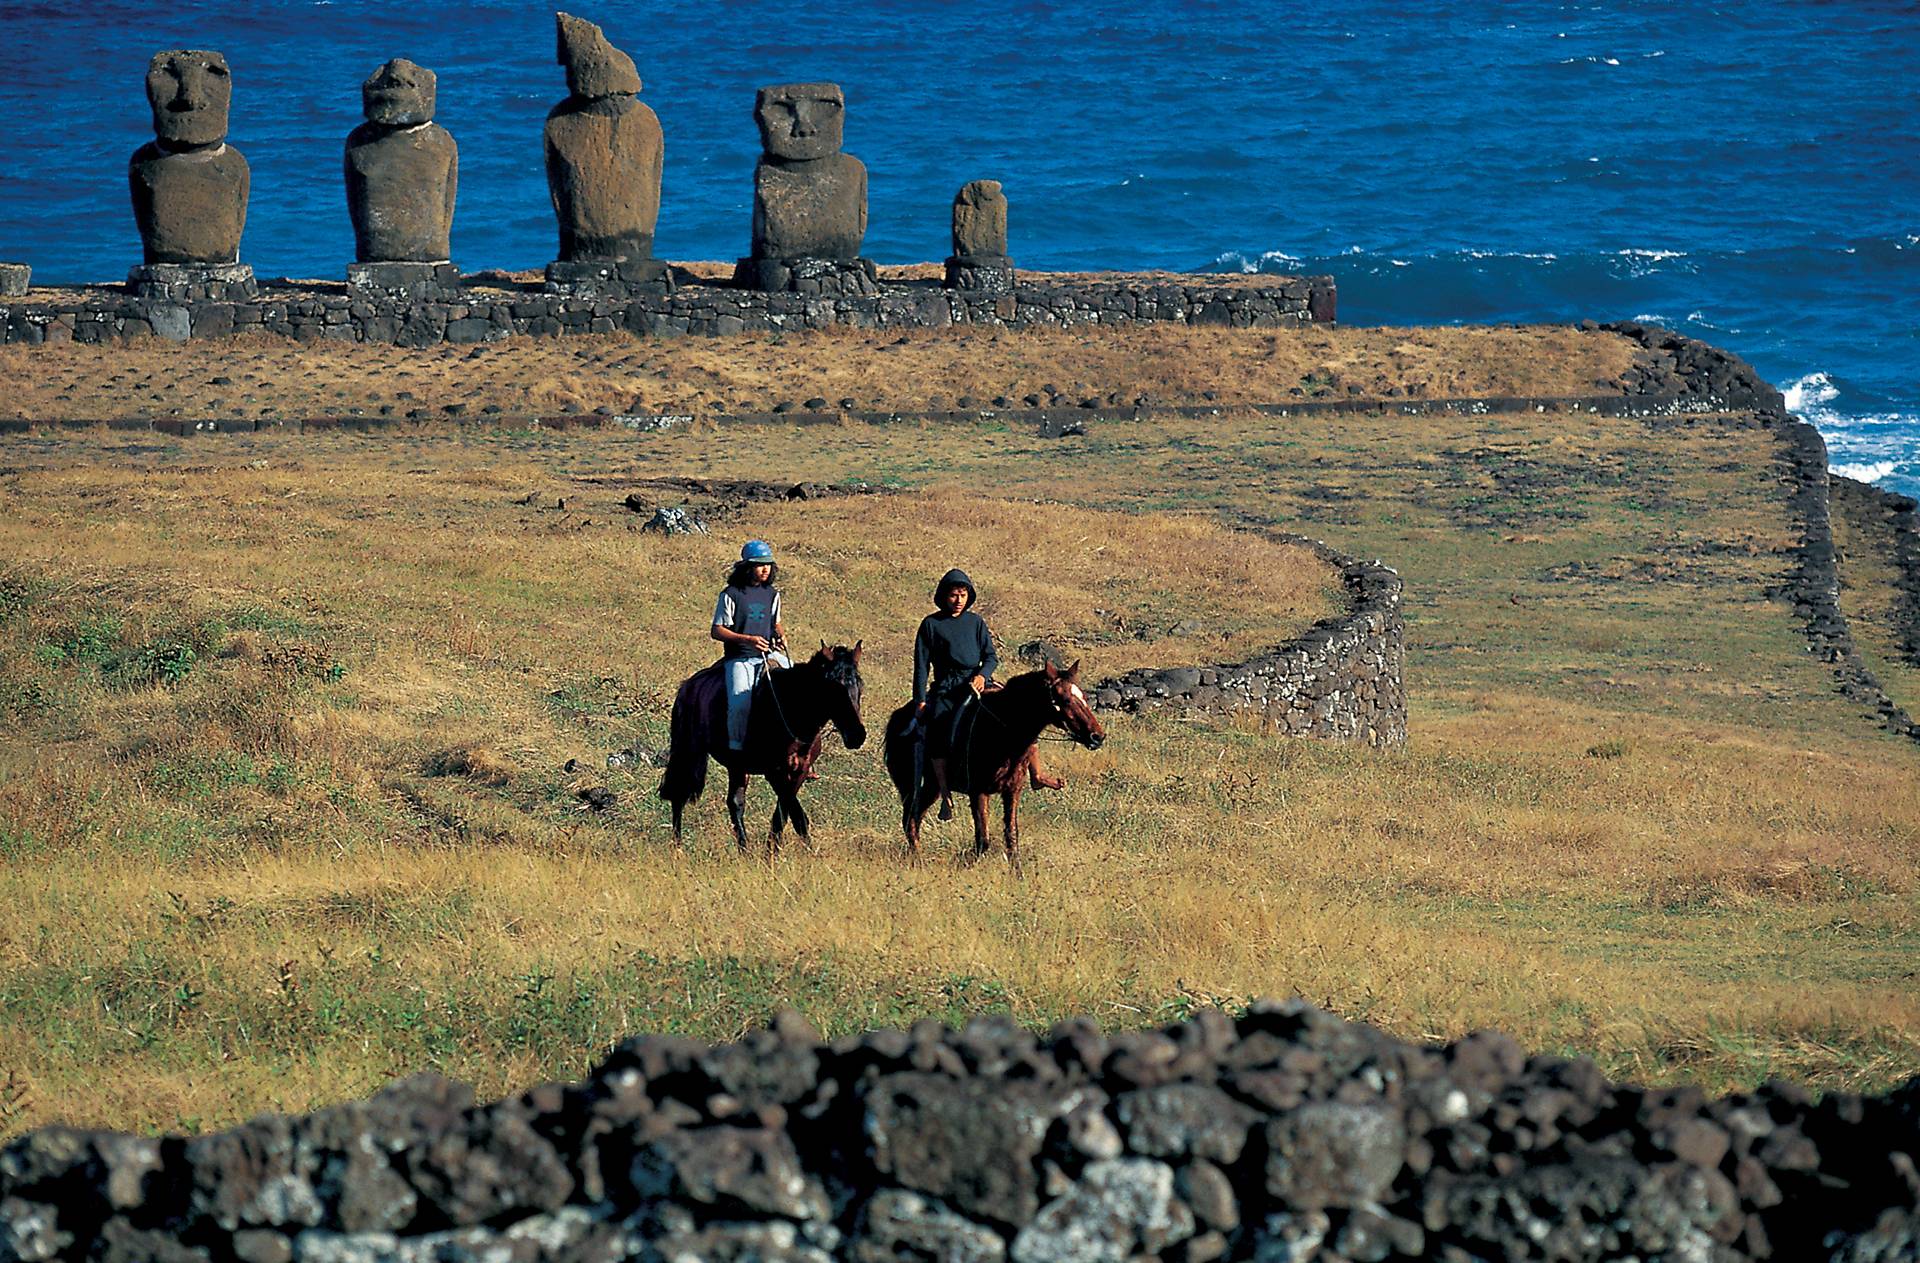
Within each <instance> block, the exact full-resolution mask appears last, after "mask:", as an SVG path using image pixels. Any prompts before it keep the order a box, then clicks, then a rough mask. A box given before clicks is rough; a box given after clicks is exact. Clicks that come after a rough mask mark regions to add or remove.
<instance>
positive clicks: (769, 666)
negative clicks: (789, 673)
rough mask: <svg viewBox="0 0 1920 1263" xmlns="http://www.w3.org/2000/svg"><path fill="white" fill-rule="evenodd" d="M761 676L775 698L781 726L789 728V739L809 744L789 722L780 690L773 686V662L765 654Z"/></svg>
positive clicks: (761, 659) (761, 664)
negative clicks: (801, 738)
mask: <svg viewBox="0 0 1920 1263" xmlns="http://www.w3.org/2000/svg"><path fill="white" fill-rule="evenodd" d="M760 677H761V678H762V679H764V680H765V681H766V682H767V696H768V697H771V698H772V699H773V713H774V714H775V715H778V716H779V717H780V726H781V727H782V728H785V729H786V730H787V739H788V740H789V741H791V742H793V743H794V744H795V745H805V744H807V743H806V742H804V741H802V740H800V734H799V733H797V732H795V731H794V730H793V725H792V724H790V723H788V722H787V711H786V708H785V707H784V706H782V705H780V690H779V689H777V688H775V687H774V686H773V677H774V670H773V663H771V662H769V661H767V655H765V654H761V655H760Z"/></svg>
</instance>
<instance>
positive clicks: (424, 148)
mask: <svg viewBox="0 0 1920 1263" xmlns="http://www.w3.org/2000/svg"><path fill="white" fill-rule="evenodd" d="M438 86H439V81H438V79H437V77H436V76H435V75H434V73H433V71H431V70H428V69H426V68H425V67H422V66H416V65H414V64H413V63H412V62H410V61H408V60H406V59H405V58H403V57H402V58H395V59H394V60H393V61H390V62H388V63H387V64H386V65H384V66H382V67H380V69H378V70H376V71H374V72H373V74H372V75H370V76H368V78H367V81H366V82H365V83H363V84H361V85H360V102H361V106H362V108H363V109H364V110H365V111H366V115H367V121H366V122H364V123H362V124H361V125H360V126H358V127H356V128H354V129H353V131H352V132H351V133H349V134H348V136H347V152H346V160H345V164H344V165H345V169H346V177H347V214H348V215H349V216H351V217H352V219H353V244H354V259H355V262H354V263H352V264H351V265H349V266H348V268H347V287H348V288H349V289H350V290H353V291H355V292H357V293H361V294H367V295H374V296H392V297H396V298H400V297H405V298H441V297H452V296H454V295H456V294H457V293H458V292H459V288H460V272H459V269H457V268H455V267H454V266H453V264H452V263H451V262H450V261H449V257H448V256H449V255H450V254H451V253H452V251H451V247H450V245H449V240H450V238H451V236H452V233H453V198H454V191H455V186H456V185H457V184H458V182H459V178H460V149H459V146H457V145H455V144H454V143H453V137H452V136H451V135H449V134H448V132H447V129H446V128H444V127H441V126H440V125H439V124H437V123H435V122H434V121H433V107H434V96H435V90H436V89H437V88H438Z"/></svg>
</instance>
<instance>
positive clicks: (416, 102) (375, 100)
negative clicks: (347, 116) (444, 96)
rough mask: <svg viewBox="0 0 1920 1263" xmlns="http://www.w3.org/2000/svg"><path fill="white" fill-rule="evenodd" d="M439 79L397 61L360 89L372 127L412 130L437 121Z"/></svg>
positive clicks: (423, 68) (362, 103)
mask: <svg viewBox="0 0 1920 1263" xmlns="http://www.w3.org/2000/svg"><path fill="white" fill-rule="evenodd" d="M439 82H440V79H439V76H438V75H436V74H434V73H433V71H431V70H428V69H427V68H426V67H425V66H416V65H414V64H413V63H412V62H410V61H408V60H407V59H406V58H404V57H396V58H394V59H393V60H392V61H390V62H388V63H387V64H386V65H384V66H382V67H380V69H378V70H376V71H374V72H373V74H372V75H370V76H368V78H367V81H366V82H365V83H363V84H361V85H360V104H361V106H362V108H364V109H365V110H366V112H367V121H368V122H369V123H379V124H381V125H382V126H384V127H411V126H413V125H414V124H416V123H431V122H432V121H433V103H434V92H435V89H436V88H437V87H438V86H439Z"/></svg>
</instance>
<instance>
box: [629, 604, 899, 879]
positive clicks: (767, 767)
mask: <svg viewBox="0 0 1920 1263" xmlns="http://www.w3.org/2000/svg"><path fill="white" fill-rule="evenodd" d="M860 689H861V684H860V645H859V643H857V642H856V643H855V644H854V646H853V647H852V648H851V649H849V648H848V647H847V646H845V645H835V646H834V647H833V648H831V649H829V648H828V647H827V645H826V642H825V641H822V642H821V643H820V652H818V653H816V654H814V655H813V657H812V658H810V659H808V660H807V661H806V662H804V663H802V664H801V665H799V666H797V667H789V668H787V669H785V670H781V671H766V672H764V673H763V674H762V676H761V678H760V683H758V684H757V685H755V686H754V689H753V708H752V710H751V711H750V712H749V713H748V718H747V739H746V743H745V745H744V746H743V747H742V748H741V749H738V750H729V749H728V748H727V692H726V685H725V682H724V681H723V680H722V679H721V669H720V664H719V663H715V664H714V665H712V666H709V667H703V668H701V669H700V670H698V671H696V672H694V673H693V674H692V675H691V676H689V677H688V678H687V680H686V682H685V683H683V684H682V685H681V686H680V691H679V692H678V693H676V694H675V695H674V699H673V721H672V726H671V728H670V730H669V731H670V732H671V734H672V738H671V744H670V745H669V746H668V748H667V770H666V773H665V774H664V775H663V776H661V778H660V797H661V798H663V799H665V800H666V801H667V802H669V803H671V804H673V840H674V841H675V842H676V843H677V842H679V841H680V817H681V813H682V812H683V811H684V810H685V809H686V805H687V804H688V803H689V802H692V801H693V800H694V799H696V798H698V797H700V791H701V790H702V789H703V788H705V787H706V783H707V759H708V758H709V757H711V758H712V759H713V760H714V762H716V763H718V764H719V765H720V766H721V767H724V768H726V769H727V814H728V815H729V816H730V817H731V818H732V820H733V837H734V841H735V842H737V843H739V845H740V849H741V850H742V851H745V850H746V849H747V777H749V776H764V777H766V778H767V784H769V785H771V786H773V792H774V796H775V797H776V798H777V799H778V800H779V806H777V807H775V808H774V811H773V821H772V825H771V828H770V830H769V837H768V840H767V847H768V850H769V851H778V850H779V849H780V839H781V834H782V833H783V832H784V830H785V827H786V822H787V821H788V820H789V819H791V820H792V821H793V829H794V832H795V833H798V834H799V835H800V841H801V842H802V843H805V842H806V841H807V840H808V837H807V813H806V810H805V809H804V808H802V807H801V806H800V797H799V795H800V786H801V785H803V784H805V783H806V782H807V781H808V780H810V779H812V776H813V761H814V760H815V759H817V758H819V757H820V747H821V744H822V741H823V739H824V737H825V735H826V729H827V725H828V724H829V723H831V724H832V725H833V726H834V727H835V728H837V729H839V731H840V739H841V740H842V741H844V742H845V743H846V746H847V749H849V750H858V749H859V748H860V747H861V746H862V745H864V744H866V740H867V726H866V724H865V723H863V722H861V719H860Z"/></svg>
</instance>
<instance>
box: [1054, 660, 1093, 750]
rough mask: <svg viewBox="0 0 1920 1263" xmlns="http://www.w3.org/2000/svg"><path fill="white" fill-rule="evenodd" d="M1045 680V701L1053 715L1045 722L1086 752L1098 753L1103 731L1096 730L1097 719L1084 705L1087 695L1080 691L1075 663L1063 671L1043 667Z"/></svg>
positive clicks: (1078, 670)
mask: <svg viewBox="0 0 1920 1263" xmlns="http://www.w3.org/2000/svg"><path fill="white" fill-rule="evenodd" d="M1046 680H1047V700H1048V701H1049V703H1051V705H1052V706H1053V715H1052V717H1051V718H1050V719H1048V721H1047V722H1048V723H1050V724H1053V725H1054V726H1056V727H1058V728H1060V729H1062V730H1063V731H1065V733H1066V734H1067V735H1068V736H1069V737H1072V738H1073V739H1074V740H1075V741H1077V742H1079V743H1080V744H1081V745H1083V746H1085V747H1086V748H1087V749H1089V750H1098V749H1099V748H1100V745H1101V743H1102V742H1104V741H1105V740H1106V739H1107V730H1106V729H1105V728H1102V727H1101V726H1100V720H1099V717H1098V716H1096V715H1095V714H1094V713H1093V707H1092V706H1090V705H1088V704H1087V695H1086V694H1085V693H1083V692H1081V691H1080V664H1079V662H1077V661H1076V662H1075V663H1074V664H1073V665H1072V666H1070V667H1068V668H1067V669H1066V670H1065V671H1062V670H1060V669H1058V668H1057V667H1055V666H1054V665H1053V664H1052V663H1051V662H1049V663H1047V669H1046Z"/></svg>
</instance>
